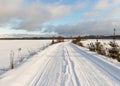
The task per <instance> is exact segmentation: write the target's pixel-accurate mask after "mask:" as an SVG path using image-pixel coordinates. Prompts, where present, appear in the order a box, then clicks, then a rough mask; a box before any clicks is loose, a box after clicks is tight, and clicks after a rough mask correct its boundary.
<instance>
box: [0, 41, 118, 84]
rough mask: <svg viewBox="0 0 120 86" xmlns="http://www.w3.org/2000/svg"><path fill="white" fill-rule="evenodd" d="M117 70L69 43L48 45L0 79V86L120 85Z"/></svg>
mask: <svg viewBox="0 0 120 86" xmlns="http://www.w3.org/2000/svg"><path fill="white" fill-rule="evenodd" d="M119 76H120V69H119V67H118V66H117V65H114V64H112V63H110V62H109V61H108V60H105V59H100V57H99V55H98V54H96V55H94V54H93V53H90V52H89V51H87V50H85V49H84V48H81V47H79V46H77V45H74V44H72V43H69V42H64V43H58V44H54V45H51V46H49V47H48V48H46V49H45V50H44V51H42V52H40V53H38V54H36V55H35V56H33V58H31V59H29V60H28V61H27V62H25V63H23V64H22V65H21V66H19V67H18V68H15V69H13V70H11V71H8V72H7V73H5V74H3V75H1V76H0V85H1V86H120V77H119Z"/></svg>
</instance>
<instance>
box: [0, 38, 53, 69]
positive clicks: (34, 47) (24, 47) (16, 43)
mask: <svg viewBox="0 0 120 86" xmlns="http://www.w3.org/2000/svg"><path fill="white" fill-rule="evenodd" d="M50 42H51V40H0V69H1V68H6V67H8V66H9V64H10V52H11V50H12V51H13V52H14V60H18V59H19V58H18V57H19V56H18V55H19V51H18V49H19V48H21V52H20V55H21V57H27V56H29V53H30V52H37V51H39V50H40V49H42V48H43V47H44V46H46V45H48V44H50Z"/></svg>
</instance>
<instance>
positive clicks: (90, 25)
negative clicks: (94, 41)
mask: <svg viewBox="0 0 120 86" xmlns="http://www.w3.org/2000/svg"><path fill="white" fill-rule="evenodd" d="M114 28H116V34H120V0H0V36H1V37H4V36H10V37H22V36H78V35H82V36H83V35H112V34H113V29H114Z"/></svg>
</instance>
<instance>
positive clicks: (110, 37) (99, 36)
mask: <svg viewBox="0 0 120 86" xmlns="http://www.w3.org/2000/svg"><path fill="white" fill-rule="evenodd" d="M59 37H62V38H64V39H75V38H76V37H75V36H74V37H64V36H55V37H22V38H19V37H18V38H0V40H49V39H59ZM113 37H114V36H112V35H111V36H104V35H89V36H81V39H97V38H98V39H113ZM115 38H116V39H120V35H116V36H115Z"/></svg>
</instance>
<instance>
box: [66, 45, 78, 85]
mask: <svg viewBox="0 0 120 86" xmlns="http://www.w3.org/2000/svg"><path fill="white" fill-rule="evenodd" d="M65 52H66V56H67V57H68V63H69V67H71V68H70V71H71V76H72V74H73V76H74V79H75V80H74V79H73V80H72V81H73V84H74V86H80V81H79V78H78V76H77V74H76V71H75V68H74V62H73V61H72V60H71V58H70V55H69V52H68V49H67V47H65Z"/></svg>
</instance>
